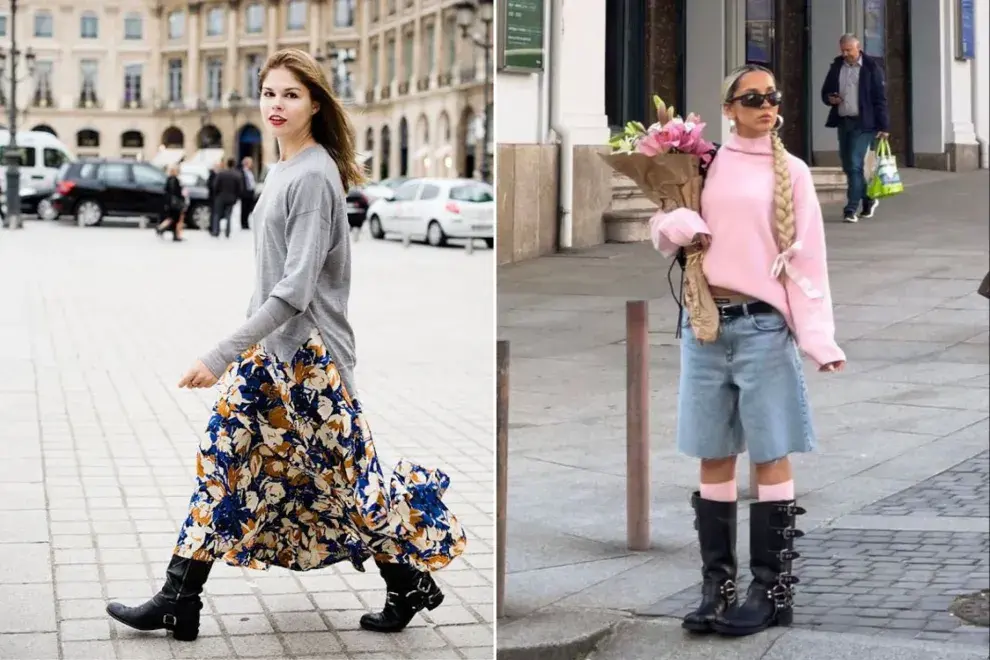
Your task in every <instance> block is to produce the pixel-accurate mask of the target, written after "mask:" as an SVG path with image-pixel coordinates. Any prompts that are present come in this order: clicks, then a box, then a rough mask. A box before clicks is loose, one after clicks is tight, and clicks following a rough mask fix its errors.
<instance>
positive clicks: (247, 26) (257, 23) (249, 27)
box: [244, 2, 265, 34]
mask: <svg viewBox="0 0 990 660" xmlns="http://www.w3.org/2000/svg"><path fill="white" fill-rule="evenodd" d="M264 26H265V8H264V7H262V6H261V3H258V2H255V3H253V4H250V5H248V7H247V10H246V11H245V13H244V30H245V32H247V33H248V34H258V33H259V32H261V31H262V30H263V29H264Z"/></svg>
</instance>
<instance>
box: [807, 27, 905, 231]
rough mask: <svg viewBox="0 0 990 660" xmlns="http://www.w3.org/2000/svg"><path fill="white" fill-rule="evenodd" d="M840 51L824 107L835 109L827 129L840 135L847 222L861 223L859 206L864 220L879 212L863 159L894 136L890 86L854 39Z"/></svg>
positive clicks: (827, 79) (848, 39) (828, 79)
mask: <svg viewBox="0 0 990 660" xmlns="http://www.w3.org/2000/svg"><path fill="white" fill-rule="evenodd" d="M839 50H840V51H841V52H842V55H840V56H839V57H837V58H835V61H834V62H832V66H831V67H830V68H829V70H828V75H827V76H825V84H824V85H822V102H823V103H825V105H829V106H831V107H832V109H831V110H830V111H829V113H828V121H826V122H825V126H827V127H829V128H836V129H838V133H839V157H840V158H841V159H842V171H843V172H845V173H846V186H847V189H846V207H845V209H843V218H844V220H845V221H846V222H858V221H859V217H858V216H857V211H858V210H859V205H860V203H862V204H863V212H862V217H864V218H872V217H873V212H874V211H875V210H876V208H877V200H875V199H870V198H869V197H867V196H866V178H865V176H864V174H863V160H864V159H865V158H866V152H867V151H869V149H870V145H872V144H873V141H874V140H876V139H877V138H886V137H888V136H889V133H888V131H889V126H890V124H889V121H890V120H889V117H888V115H887V84H886V82H885V81H884V76H883V69H882V68H881V67H880V64H879V62H877V60H875V59H874V58H872V57H870V56H869V55H867V54H866V53H864V52H863V51H862V49H861V48H860V45H859V39H857V38H856V36H855V35H852V34H844V35H842V38H841V39H839Z"/></svg>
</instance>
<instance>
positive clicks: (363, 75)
mask: <svg viewBox="0 0 990 660" xmlns="http://www.w3.org/2000/svg"><path fill="white" fill-rule="evenodd" d="M357 12H358V13H357V16H356V17H355V26H354V27H355V28H356V29H357V30H358V34H359V35H361V36H360V37H359V45H358V53H357V56H358V62H357V65H358V70H359V72H360V75H359V77H358V83H359V84H358V85H356V86H355V87H354V99H355V102H356V103H358V104H365V103H367V92H368V91H373V90H372V88H371V40H370V39H369V38H368V31H369V27H370V24H371V21H370V19H369V17H368V16H369V13H368V9H367V7H365V6H364V3H358V4H357ZM361 140H362V141H363V140H364V136H363V135H362V136H361ZM362 145H363V142H362ZM361 148H362V149H364V146H362V147H361Z"/></svg>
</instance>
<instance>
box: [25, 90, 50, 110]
mask: <svg viewBox="0 0 990 660" xmlns="http://www.w3.org/2000/svg"><path fill="white" fill-rule="evenodd" d="M31 105H33V106H34V107H36V108H54V107H55V99H54V98H53V97H52V93H51V92H48V91H46V92H35V94H34V98H33V99H31Z"/></svg>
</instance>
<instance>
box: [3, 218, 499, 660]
mask: <svg viewBox="0 0 990 660" xmlns="http://www.w3.org/2000/svg"><path fill="white" fill-rule="evenodd" d="M250 259H251V238H250V235H249V234H248V233H247V232H241V231H235V234H234V236H233V238H232V239H230V240H229V241H225V240H212V239H210V237H209V236H207V235H205V234H203V233H200V232H187V240H186V241H185V242H184V243H178V244H176V243H172V242H171V241H159V240H156V239H155V236H154V234H153V233H151V232H150V231H142V230H139V229H136V228H133V227H124V226H116V227H115V226H105V227H98V228H92V229H80V228H75V227H72V226H67V225H65V224H42V223H39V222H30V223H28V225H27V227H26V228H25V229H24V230H23V231H20V232H11V231H5V232H0V282H2V283H3V287H2V290H0V308H2V309H3V310H4V312H3V314H0V359H3V362H4V365H5V367H4V377H3V378H2V379H0V414H2V415H3V418H4V421H5V424H4V426H3V429H2V430H0V529H3V530H4V533H3V535H2V538H0V589H2V592H3V598H0V658H18V659H25V658H39V659H45V660H49V659H54V658H66V659H68V658H99V659H106V658H126V659H135V658H183V657H188V658H231V657H239V658H251V657H256V658H261V657H264V658H303V657H305V658H350V659H357V658H365V659H368V660H370V659H372V658H429V659H431V660H434V659H442V658H479V659H480V658H491V657H492V653H493V652H492V639H493V629H492V621H493V617H494V613H493V588H492V582H493V578H492V567H493V557H492V554H493V542H492V538H493V530H492V525H493V503H492V500H493V495H492V493H493V477H492V473H493V464H494V460H493V456H492V440H491V439H492V436H493V432H492V429H493V418H492V405H491V401H492V398H491V392H492V368H493V367H492V365H493V362H494V359H493V348H494V347H493V344H494V342H493V341H492V330H491V329H492V327H493V314H494V310H493V305H492V290H493V274H492V252H491V251H489V250H485V249H483V248H481V249H478V250H476V251H475V252H474V253H473V254H470V255H469V254H466V253H465V251H464V250H460V249H456V248H452V249H445V250H434V249H432V248H428V247H426V246H422V245H413V246H411V247H409V248H404V247H403V246H402V245H401V244H399V243H394V242H380V241H372V240H370V239H367V238H364V239H363V240H360V241H358V242H356V243H355V245H354V276H353V280H354V282H353V294H352V304H351V317H352V320H353V322H354V325H355V328H356V333H357V338H358V358H359V363H358V369H357V373H356V378H357V383H358V387H359V389H360V393H361V397H362V399H363V400H364V404H365V408H366V410H367V411H368V419H369V423H370V424H371V427H372V429H373V431H374V434H375V436H374V437H375V441H376V445H377V447H378V449H379V454H380V455H381V457H382V461H383V464H384V466H386V468H387V469H388V468H390V467H391V465H393V464H394V463H395V462H396V461H397V460H398V459H399V458H400V457H408V458H410V459H412V460H415V461H416V462H419V463H423V464H425V465H435V466H437V467H442V468H443V469H444V470H445V471H447V472H448V474H449V475H450V476H451V480H452V485H451V488H450V490H449V491H448V493H447V496H446V498H445V499H446V501H447V502H448V503H449V505H450V506H451V508H452V509H454V510H455V511H456V512H457V514H458V516H459V517H460V518H461V520H462V521H463V522H464V523H465V525H466V527H467V530H468V534H469V539H470V540H469V545H468V551H467V553H466V555H465V556H464V557H463V558H461V559H458V560H457V561H455V562H454V563H453V564H452V565H451V566H450V567H449V568H448V569H446V570H444V571H442V572H441V573H439V574H438V581H439V582H441V584H442V587H443V589H444V591H445V593H446V594H447V600H446V601H445V603H444V605H443V606H442V607H440V608H438V609H437V610H435V611H434V612H432V613H430V614H428V615H425V616H418V617H417V618H416V619H415V621H414V624H413V625H412V626H411V627H410V628H409V629H407V630H406V631H405V632H403V633H401V634H398V635H392V636H382V635H374V634H371V633H366V632H364V631H360V630H359V629H358V619H359V617H360V615H361V614H362V613H364V612H366V611H369V610H374V609H378V608H380V606H381V605H382V602H383V600H384V589H383V583H382V582H381V580H380V578H379V577H378V575H377V572H376V571H375V570H374V565H373V564H370V563H369V566H368V572H367V573H364V574H361V573H358V572H357V571H355V570H353V569H352V568H350V567H349V566H343V565H338V566H336V567H333V568H332V569H327V570H323V571H318V572H312V573H305V574H292V573H290V572H288V571H284V570H272V571H270V572H267V573H264V572H257V571H247V570H241V569H235V568H231V567H228V566H226V565H217V566H216V569H215V571H214V573H213V575H212V576H211V579H210V581H209V582H208V584H207V592H206V593H207V597H206V604H205V610H204V615H205V618H204V623H203V629H202V632H201V637H200V639H199V640H198V641H197V642H195V643H191V644H190V643H175V642H174V641H173V640H171V639H166V638H165V637H164V636H163V635H162V634H161V633H152V634H140V633H135V632H134V631H131V630H129V629H124V628H122V627H120V626H117V625H115V624H113V623H112V622H111V621H110V620H109V619H107V617H106V616H105V615H104V612H103V608H104V605H105V602H106V600H107V599H122V600H124V601H125V602H131V603H133V602H139V601H141V600H143V599H145V598H147V597H149V596H151V595H152V594H153V593H154V592H155V591H156V590H157V589H158V587H159V586H160V584H161V579H162V577H163V573H164V568H165V565H166V563H167V561H168V557H169V554H170V552H171V548H172V545H173V543H174V541H175V538H176V534H177V531H178V525H179V524H180V523H181V521H182V520H183V519H184V517H185V515H186V505H187V502H188V498H189V495H190V493H191V488H192V484H193V480H192V474H193V472H192V469H193V465H194V458H195V450H196V446H197V443H198V441H199V438H200V437H201V432H202V429H203V428H204V427H205V423H206V421H207V418H208V415H209V412H210V407H211V405H212V396H213V395H214V393H213V392H212V391H205V392H186V391H180V390H178V389H177V388H176V387H175V383H176V382H177V380H178V378H179V376H180V375H181V374H182V372H183V371H184V370H185V369H186V368H187V367H188V366H189V364H191V362H192V361H193V360H194V359H195V357H196V356H198V355H200V354H201V353H202V351H204V350H205V349H206V348H208V347H209V346H210V345H211V344H212V343H213V342H214V341H216V340H217V339H219V338H220V337H221V336H223V335H224V333H226V332H228V331H229V330H231V329H232V328H234V327H236V325H237V323H239V321H240V320H241V319H243V316H244V309H245V307H246V305H247V302H248V298H249V296H250V290H251V285H252V280H251V277H250V275H251V270H252V264H251V261H250Z"/></svg>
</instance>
